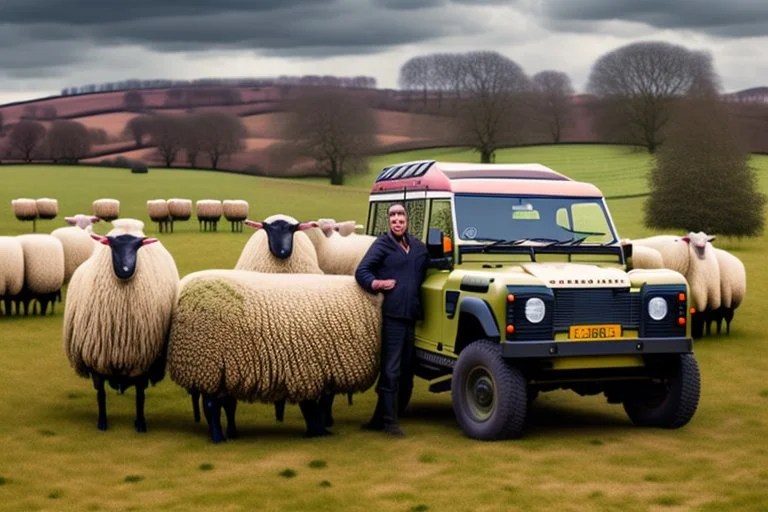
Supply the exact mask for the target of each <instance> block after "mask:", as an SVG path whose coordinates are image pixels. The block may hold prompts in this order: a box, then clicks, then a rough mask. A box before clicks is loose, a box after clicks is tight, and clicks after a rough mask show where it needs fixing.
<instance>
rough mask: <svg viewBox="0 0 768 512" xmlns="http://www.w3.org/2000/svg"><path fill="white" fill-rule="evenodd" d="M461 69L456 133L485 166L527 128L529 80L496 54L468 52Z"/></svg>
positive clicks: (505, 58) (508, 61) (521, 70)
mask: <svg viewBox="0 0 768 512" xmlns="http://www.w3.org/2000/svg"><path fill="white" fill-rule="evenodd" d="M464 66H465V68H464V69H465V75H464V91H465V94H464V98H463V99H462V100H461V102H460V104H459V111H458V123H459V131H460V133H461V138H462V139H463V141H464V143H466V144H467V145H469V146H471V147H472V148H473V149H474V150H475V151H477V152H478V153H480V161H481V162H483V163H488V162H491V161H493V160H494V159H495V153H496V150H497V149H498V148H500V147H502V146H504V145H509V144H512V143H513V142H514V141H515V140H516V139H518V138H519V137H520V135H521V133H522V131H523V130H524V129H525V127H526V126H527V123H528V121H529V118H530V112H529V110H530V105H529V102H528V101H527V97H526V96H527V95H528V93H529V91H530V87H531V86H530V80H529V79H528V77H527V76H526V75H525V73H524V72H523V69H522V68H521V67H520V66H519V65H518V64H517V63H515V62H514V61H512V60H511V59H509V58H507V57H504V56H503V55H501V54H499V53H497V52H490V51H482V52H470V53H468V54H466V56H465V61H464Z"/></svg>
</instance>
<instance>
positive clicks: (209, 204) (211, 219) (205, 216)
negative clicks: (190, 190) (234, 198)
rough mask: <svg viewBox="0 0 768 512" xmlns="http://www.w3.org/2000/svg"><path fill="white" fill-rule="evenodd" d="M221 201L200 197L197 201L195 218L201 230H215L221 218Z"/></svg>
mask: <svg viewBox="0 0 768 512" xmlns="http://www.w3.org/2000/svg"><path fill="white" fill-rule="evenodd" d="M221 213H222V205H221V201H219V200H216V199H200V200H199V201H198V202H197V220H198V222H199V223H200V230H201V231H216V230H217V225H218V222H219V219H221Z"/></svg>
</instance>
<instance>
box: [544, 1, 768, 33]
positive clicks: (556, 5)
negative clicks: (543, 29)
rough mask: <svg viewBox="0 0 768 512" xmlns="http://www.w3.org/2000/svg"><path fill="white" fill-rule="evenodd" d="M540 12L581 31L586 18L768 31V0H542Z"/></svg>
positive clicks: (701, 29)
mask: <svg viewBox="0 0 768 512" xmlns="http://www.w3.org/2000/svg"><path fill="white" fill-rule="evenodd" d="M537 12H538V14H539V15H541V16H542V17H543V18H545V19H548V20H549V21H550V22H551V23H549V25H550V26H553V27H555V28H558V29H564V30H568V29H573V30H576V31H578V32H586V31H589V27H590V25H589V24H588V23H586V22H590V21H611V20H621V21H631V22H638V23H644V24H646V25H650V26H652V27H656V28H662V29H687V30H692V31H696V32H703V33H707V34H710V35H714V36H720V37H754V36H763V35H768V2H767V1H766V0H674V1H669V0H610V1H605V0H541V2H540V5H539V9H538V10H537ZM593 30H594V27H593Z"/></svg>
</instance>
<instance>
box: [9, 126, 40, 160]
mask: <svg viewBox="0 0 768 512" xmlns="http://www.w3.org/2000/svg"><path fill="white" fill-rule="evenodd" d="M44 140H45V126H43V125H42V124H40V123H38V122H37V121H28V120H26V119H25V120H21V121H19V122H18V123H16V125H15V126H14V127H13V130H11V134H10V135H9V136H8V144H9V146H10V150H11V151H12V152H13V153H15V154H16V155H18V156H19V157H20V158H21V159H22V160H24V161H25V162H31V161H32V155H33V154H34V152H35V150H36V149H37V148H38V147H40V145H41V144H42V143H43V141H44Z"/></svg>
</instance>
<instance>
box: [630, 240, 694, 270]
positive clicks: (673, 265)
mask: <svg viewBox="0 0 768 512" xmlns="http://www.w3.org/2000/svg"><path fill="white" fill-rule="evenodd" d="M631 242H632V245H633V246H635V247H636V246H638V245H643V246H645V247H651V248H653V249H656V250H657V251H659V252H660V253H661V257H662V258H663V260H664V268H668V269H670V270H674V271H675V272H679V273H681V274H683V275H685V274H687V273H688V267H689V266H690V258H691V254H690V253H689V252H688V244H687V243H685V242H684V241H682V240H680V237H679V236H675V235H658V236H651V237H648V238H638V239H636V240H631Z"/></svg>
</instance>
